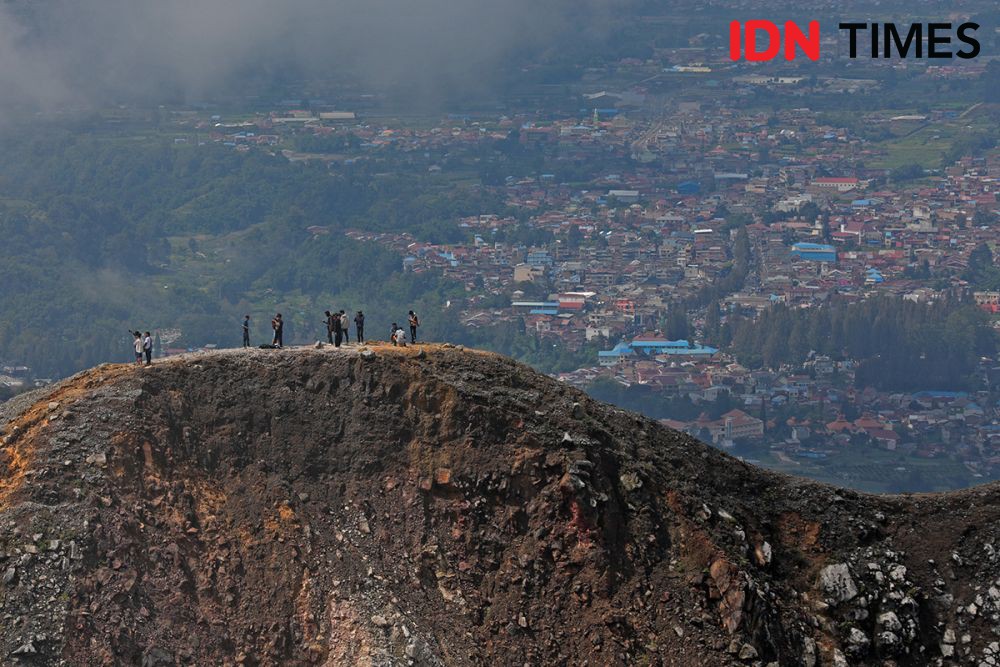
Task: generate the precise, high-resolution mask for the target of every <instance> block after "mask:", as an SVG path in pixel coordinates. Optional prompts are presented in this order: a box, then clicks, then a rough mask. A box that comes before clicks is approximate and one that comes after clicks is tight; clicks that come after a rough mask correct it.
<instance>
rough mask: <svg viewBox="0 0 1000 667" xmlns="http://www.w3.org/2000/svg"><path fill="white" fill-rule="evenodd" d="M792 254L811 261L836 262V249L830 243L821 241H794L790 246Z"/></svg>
mask: <svg viewBox="0 0 1000 667" xmlns="http://www.w3.org/2000/svg"><path fill="white" fill-rule="evenodd" d="M792 254H793V255H795V256H796V257H798V258H799V259H806V260H809V261H812V262H836V261H837V249H836V248H834V247H833V246H832V245H824V244H822V243H806V242H801V243H796V244H795V245H793V246H792Z"/></svg>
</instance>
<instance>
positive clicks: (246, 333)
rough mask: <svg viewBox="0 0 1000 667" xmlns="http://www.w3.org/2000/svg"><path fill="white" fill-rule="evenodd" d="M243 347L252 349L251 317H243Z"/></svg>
mask: <svg viewBox="0 0 1000 667" xmlns="http://www.w3.org/2000/svg"><path fill="white" fill-rule="evenodd" d="M243 347H250V316H249V315H246V316H244V317H243Z"/></svg>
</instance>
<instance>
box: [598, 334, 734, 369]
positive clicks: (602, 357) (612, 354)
mask: <svg viewBox="0 0 1000 667" xmlns="http://www.w3.org/2000/svg"><path fill="white" fill-rule="evenodd" d="M718 351H719V350H718V349H717V348H714V347H709V346H707V345H695V344H693V343H691V342H689V341H686V340H666V339H664V338H657V337H654V336H648V335H647V336H637V337H636V338H634V339H632V342H631V343H625V342H621V343H618V344H617V345H615V346H614V348H612V349H610V350H604V351H601V352H598V353H597V360H598V362H599V363H600V364H601V365H602V366H614V365H615V364H617V363H620V362H622V361H625V360H627V359H629V358H632V357H634V356H635V355H639V354H641V355H643V356H648V357H652V356H658V355H668V356H678V357H711V356H712V355H714V354H715V353H716V352H718Z"/></svg>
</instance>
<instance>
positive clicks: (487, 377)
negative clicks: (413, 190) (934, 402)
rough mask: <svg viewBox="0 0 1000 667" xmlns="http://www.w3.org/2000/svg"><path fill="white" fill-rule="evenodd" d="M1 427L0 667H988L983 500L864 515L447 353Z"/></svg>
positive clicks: (228, 364)
mask: <svg viewBox="0 0 1000 667" xmlns="http://www.w3.org/2000/svg"><path fill="white" fill-rule="evenodd" d="M32 400H34V401H36V402H34V403H31V401H22V402H21V403H20V404H13V405H8V406H6V412H5V413H4V412H0V424H3V426H2V428H3V434H4V435H3V450H2V460H0V470H3V471H4V473H3V478H2V482H0V578H2V583H0V618H2V623H0V652H2V656H3V657H2V662H3V663H4V664H18V663H23V664H39V665H42V664H46V665H47V664H70V665H148V666H153V665H174V664H193V665H194V664H197V665H209V664H211V665H346V664H363V665H364V664H368V665H409V664H414V665H519V666H520V665H539V666H540V665H584V664H589V665H643V664H649V665H737V664H742V665H769V664H776V665H804V666H807V667H810V666H814V665H892V664H895V665H928V664H988V665H993V664H996V663H997V661H998V660H1000V645H998V643H997V642H998V639H1000V637H998V632H1000V580H998V577H1000V562H998V560H997V553H996V549H997V548H998V546H997V538H998V533H1000V524H998V522H997V519H998V516H1000V497H998V492H997V487H994V486H988V487H982V488H979V489H975V490H971V491H967V492H963V493H957V494H952V495H946V496H924V497H887V498H877V497H871V496H864V495H861V494H858V493H855V492H852V491H845V490H839V489H835V488H831V487H825V486H821V485H817V484H813V483H809V482H805V481H802V480H796V479H791V478H787V477H782V476H779V475H775V474H772V473H768V472H765V471H762V470H759V469H757V468H754V467H752V466H749V465H745V464H743V463H740V462H738V461H735V460H733V459H731V458H729V457H727V456H725V455H723V454H721V453H719V452H717V451H715V450H713V449H710V448H708V447H706V446H704V445H702V444H700V443H698V442H696V441H694V440H692V439H690V438H688V437H686V436H684V435H681V434H678V433H675V432H672V431H669V430H667V429H664V428H662V427H660V426H658V425H657V424H655V423H654V422H652V421H650V420H647V419H644V418H642V417H639V416H636V415H634V414H630V413H626V412H623V411H621V410H618V409H615V408H612V407H609V406H606V405H601V404H598V403H595V402H593V401H591V400H589V399H588V398H587V397H586V396H584V395H583V394H581V393H579V392H577V391H574V390H572V389H570V388H568V387H566V386H563V385H560V384H558V383H556V382H554V381H552V380H549V379H547V378H545V377H543V376H540V375H538V374H536V373H534V372H533V371H531V370H530V369H527V368H525V367H523V366H520V365H518V364H516V363H514V362H512V361H510V360H507V359H503V358H500V357H497V356H493V355H487V354H482V353H477V352H470V351H463V350H460V349H455V348H448V347H434V346H429V347H421V348H407V349H405V350H403V349H393V348H386V347H373V348H366V349H365V350H364V351H360V352H359V351H357V350H353V351H345V350H341V351H333V350H329V349H322V350H283V351H271V350H268V351H262V350H253V351H249V352H244V351H238V352H236V351H234V352H224V353H217V354H212V355H206V356H196V357H188V358H183V359H179V360H170V361H165V362H162V363H159V364H157V365H154V366H153V367H152V368H149V369H135V368H132V367H125V366H104V367H100V368H97V369H94V370H92V371H89V372H87V373H83V374H81V375H79V376H77V377H75V378H72V379H70V380H68V381H66V382H64V383H62V384H61V385H59V386H58V387H55V388H54V389H52V390H50V391H47V392H45V393H44V394H42V395H36V396H34V397H32Z"/></svg>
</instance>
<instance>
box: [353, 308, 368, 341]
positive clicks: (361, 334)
mask: <svg viewBox="0 0 1000 667" xmlns="http://www.w3.org/2000/svg"><path fill="white" fill-rule="evenodd" d="M354 331H355V338H356V339H357V341H358V343H359V344H363V343H364V342H365V314H364V313H362V312H361V311H360V310H359V311H358V314H357V315H355V316H354Z"/></svg>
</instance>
